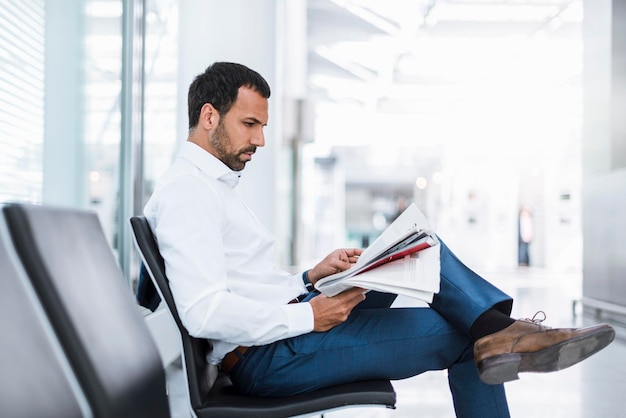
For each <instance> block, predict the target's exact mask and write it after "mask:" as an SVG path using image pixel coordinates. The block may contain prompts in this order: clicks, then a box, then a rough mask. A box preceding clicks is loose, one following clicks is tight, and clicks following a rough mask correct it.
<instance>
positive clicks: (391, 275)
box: [315, 203, 440, 303]
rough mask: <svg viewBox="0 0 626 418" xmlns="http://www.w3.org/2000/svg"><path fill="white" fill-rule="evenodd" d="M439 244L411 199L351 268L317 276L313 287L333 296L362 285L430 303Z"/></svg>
mask: <svg viewBox="0 0 626 418" xmlns="http://www.w3.org/2000/svg"><path fill="white" fill-rule="evenodd" d="M438 245H439V240H438V239H437V236H436V235H435V234H434V233H433V232H432V231H431V230H430V226H429V225H428V221H427V220H426V217H425V216H424V214H422V212H421V211H420V210H419V209H418V208H417V206H416V205H415V204H414V203H411V204H410V205H409V207H408V208H406V209H405V210H404V212H402V213H401V214H400V216H398V218H396V220H394V221H393V222H392V223H391V225H389V226H388V227H387V229H385V231H383V233H382V234H381V235H380V236H379V237H378V238H377V239H376V240H375V241H374V242H373V243H372V244H371V245H370V246H369V247H367V248H366V249H365V250H364V251H363V253H362V254H361V255H360V257H359V259H358V261H357V262H356V263H355V264H354V265H353V266H352V267H351V268H349V269H348V270H345V271H342V272H339V273H336V274H333V275H330V276H327V277H324V278H323V279H320V280H318V281H317V282H316V283H315V288H316V289H317V290H319V291H320V292H322V293H324V294H325V295H327V296H335V295H336V294H338V293H341V292H343V291H344V290H346V289H349V288H351V287H362V288H364V289H368V290H377V291H379V292H386V293H395V294H398V295H405V296H410V297H413V298H417V299H420V300H423V301H426V302H428V303H430V302H432V299H433V295H434V294H435V293H437V292H439V272H440V264H439V247H438Z"/></svg>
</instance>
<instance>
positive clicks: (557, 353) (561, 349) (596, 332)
mask: <svg viewBox="0 0 626 418" xmlns="http://www.w3.org/2000/svg"><path fill="white" fill-rule="evenodd" d="M535 316H537V314H535ZM543 319H545V314H544V318H543ZM543 319H541V320H537V319H534V318H533V319H532V320H531V319H522V320H517V321H515V322H514V323H513V324H512V325H510V326H509V327H507V328H505V329H503V330H502V331H499V332H496V333H494V334H491V335H487V336H485V337H483V338H481V339H479V340H478V341H476V343H475V344H474V360H475V361H476V365H477V367H478V373H479V375H480V379H481V380H482V381H483V382H485V383H488V384H492V385H495V384H500V383H504V382H508V381H510V380H516V379H519V376H518V373H519V372H554V371H557V370H561V369H565V368H567V367H569V366H572V365H574V364H576V363H578V362H580V361H582V360H584V359H586V358H587V357H589V356H591V355H593V354H595V353H597V352H598V351H600V350H602V349H603V348H604V347H606V346H607V345H609V344H610V343H611V341H613V339H614V338H615V330H613V328H612V327H611V326H609V325H607V324H600V325H594V326H591V327H587V328H554V329H552V328H549V327H546V326H543V325H541V324H540V322H542V321H543Z"/></svg>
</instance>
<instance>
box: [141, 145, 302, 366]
mask: <svg viewBox="0 0 626 418" xmlns="http://www.w3.org/2000/svg"><path fill="white" fill-rule="evenodd" d="M239 175H240V173H239V172H235V171H232V170H231V169H229V168H228V167H227V166H226V165H225V164H224V163H222V162H221V161H220V160H219V159H217V158H215V157H214V156H213V155H211V154H210V153H209V152H207V151H205V150H204V149H202V148H200V147H199V146H197V145H196V144H194V143H191V142H185V143H184V144H183V146H182V148H181V150H180V153H179V155H178V157H177V158H176V160H175V161H174V163H173V164H172V166H171V167H170V168H169V169H168V170H167V171H166V172H165V174H164V175H163V176H162V177H161V179H160V180H159V181H158V183H157V185H156V188H155V191H154V193H153V194H152V196H151V198H150V200H149V201H148V203H147V204H146V207H145V208H144V215H145V216H146V218H147V219H148V222H149V223H150V227H151V228H152V231H153V232H154V234H155V236H156V239H157V241H158V244H159V250H160V252H161V255H162V256H163V258H164V259H165V270H166V273H167V277H168V278H169V280H170V286H171V289H172V293H173V295H174V299H175V302H176V307H177V308H178V312H179V314H180V317H181V320H182V322H183V324H184V325H185V328H187V330H188V331H189V334H191V335H192V336H194V337H198V338H207V339H209V340H211V342H212V343H213V351H212V352H211V353H209V355H208V359H209V361H210V362H211V363H213V364H218V363H219V362H220V361H221V359H222V358H223V357H224V355H225V354H226V353H228V352H229V351H232V350H233V349H234V348H235V347H237V346H239V345H245V346H251V345H263V344H268V343H271V342H274V341H277V340H280V339H284V338H289V337H293V336H296V335H300V334H304V333H307V332H310V331H312V330H313V311H312V309H311V306H310V304H308V303H296V304H288V301H290V300H292V299H293V298H295V297H297V296H298V295H300V294H303V293H305V292H306V288H305V286H304V283H303V282H302V278H301V276H300V275H299V274H298V275H292V274H289V273H287V272H285V271H282V270H280V269H278V268H277V267H276V265H275V263H274V259H275V258H274V257H275V255H274V237H273V236H272V234H270V233H269V231H267V230H266V229H265V228H264V227H263V226H262V225H261V223H260V222H259V221H258V219H257V218H256V217H255V216H254V214H253V213H252V212H251V211H250V209H248V208H247V207H246V205H245V204H244V203H243V201H242V200H241V199H240V197H239V195H238V194H237V192H236V191H235V190H234V187H235V186H236V185H237V182H238V180H239Z"/></svg>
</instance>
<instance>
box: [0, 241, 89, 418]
mask: <svg viewBox="0 0 626 418" xmlns="http://www.w3.org/2000/svg"><path fill="white" fill-rule="evenodd" d="M0 232H2V231H1V230H0ZM3 238H4V237H3V236H2V235H1V234H0V282H1V283H2V291H1V292H0V335H2V341H1V342H0V370H1V373H2V380H1V381H0V415H2V416H4V417H12V418H20V417H25V418H26V417H45V416H58V417H68V418H70V417H81V416H88V415H89V409H88V407H87V405H86V402H85V400H84V398H83V397H82V393H81V392H80V389H79V388H78V385H77V384H76V380H75V377H74V375H73V373H72V372H71V369H70V368H69V366H68V364H67V360H66V359H65V357H64V355H63V353H62V351H61V350H60V348H59V347H58V341H56V338H55V337H54V334H53V333H52V330H51V329H50V325H49V324H48V323H47V320H46V318H45V315H44V314H43V312H42V309H41V306H39V303H38V300H37V298H36V296H35V295H34V294H33V291H32V288H30V287H29V285H28V282H27V280H28V279H26V278H25V277H24V272H23V271H22V270H21V269H19V268H18V266H17V265H16V263H15V260H14V259H12V258H11V257H10V253H9V249H10V247H9V246H7V245H6V244H5V240H4V239H3ZM72 383H73V384H72ZM81 400H82V402H81Z"/></svg>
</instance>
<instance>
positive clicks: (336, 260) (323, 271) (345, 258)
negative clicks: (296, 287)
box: [309, 248, 363, 284]
mask: <svg viewBox="0 0 626 418" xmlns="http://www.w3.org/2000/svg"><path fill="white" fill-rule="evenodd" d="M362 252H363V250H361V249H359V248H342V249H339V250H335V251H333V252H332V253H330V254H328V255H327V256H326V257H325V258H324V259H323V260H322V261H320V262H319V263H318V264H317V265H316V266H315V267H313V268H312V269H311V270H309V280H310V281H311V283H313V284H315V282H317V281H318V280H319V279H321V278H323V277H326V276H330V275H331V274H335V273H339V272H340V271H344V270H347V269H349V268H350V267H352V265H353V264H354V263H356V262H357V260H358V259H359V256H360V255H361V253H362Z"/></svg>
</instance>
